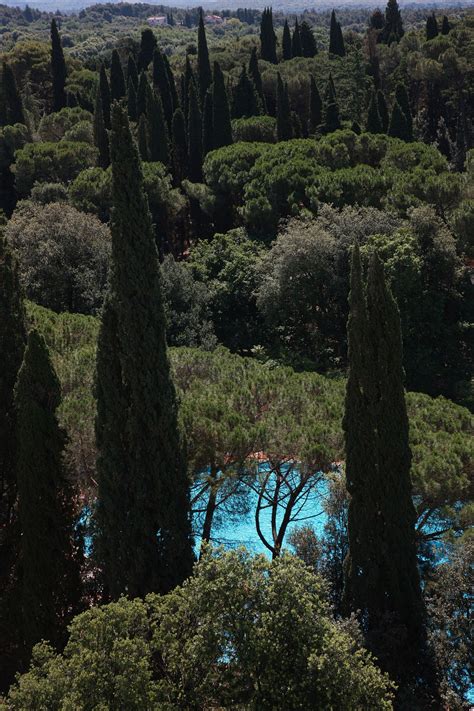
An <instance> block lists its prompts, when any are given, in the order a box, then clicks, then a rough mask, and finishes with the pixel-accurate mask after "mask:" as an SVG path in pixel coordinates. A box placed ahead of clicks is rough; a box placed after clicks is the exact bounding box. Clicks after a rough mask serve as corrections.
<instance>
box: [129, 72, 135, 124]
mask: <svg viewBox="0 0 474 711" xmlns="http://www.w3.org/2000/svg"><path fill="white" fill-rule="evenodd" d="M127 111H128V118H129V119H130V121H136V120H137V92H136V91H135V84H134V83H133V80H132V79H129V80H128V87H127Z"/></svg>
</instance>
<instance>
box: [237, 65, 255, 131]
mask: <svg viewBox="0 0 474 711" xmlns="http://www.w3.org/2000/svg"><path fill="white" fill-rule="evenodd" d="M260 113H261V111H260V101H259V97H258V94H257V90H256V88H255V85H254V83H253V81H252V79H251V78H249V76H248V75H247V70H246V68H245V65H244V66H243V67H242V72H241V74H240V77H239V81H238V82H237V84H236V86H235V87H234V91H233V97H232V116H233V118H236V119H239V118H249V117H250V116H257V115H258V114H260Z"/></svg>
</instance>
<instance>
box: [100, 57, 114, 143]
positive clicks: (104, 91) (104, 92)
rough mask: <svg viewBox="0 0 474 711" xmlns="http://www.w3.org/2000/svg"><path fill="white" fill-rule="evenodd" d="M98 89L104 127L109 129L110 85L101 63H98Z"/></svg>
mask: <svg viewBox="0 0 474 711" xmlns="http://www.w3.org/2000/svg"><path fill="white" fill-rule="evenodd" d="M99 89H100V98H101V101H102V113H103V115H104V123H105V128H106V129H108V130H109V131H110V105H111V98H110V86H109V80H108V79H107V73H106V71H105V67H104V65H103V64H101V65H100V73H99Z"/></svg>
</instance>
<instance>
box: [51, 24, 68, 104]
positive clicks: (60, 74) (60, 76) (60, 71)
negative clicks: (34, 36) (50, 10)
mask: <svg viewBox="0 0 474 711" xmlns="http://www.w3.org/2000/svg"><path fill="white" fill-rule="evenodd" d="M51 75H52V84H53V111H60V110H61V109H63V108H64V107H65V106H66V91H65V87H66V78H67V69H66V61H65V59H64V53H63V48H62V45H61V37H60V36H59V32H58V26H57V24H56V20H55V19H54V18H53V20H52V21H51Z"/></svg>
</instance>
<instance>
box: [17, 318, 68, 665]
mask: <svg viewBox="0 0 474 711" xmlns="http://www.w3.org/2000/svg"><path fill="white" fill-rule="evenodd" d="M60 402H61V388H60V385H59V380H58V378H57V375H56V373H55V371H54V368H53V365H52V363H51V360H50V357H49V353H48V349H47V347H46V343H45V342H44V339H43V338H42V336H40V335H39V334H38V333H37V332H36V331H34V330H33V331H31V332H30V334H29V336H28V341H27V345H26V349H25V354H24V358H23V363H22V365H21V368H20V371H19V373H18V380H17V383H16V386H15V412H16V432H17V481H18V517H19V524H20V528H21V546H20V570H21V609H22V623H23V624H22V635H23V640H24V644H25V647H26V649H25V651H26V654H28V652H29V651H30V650H31V648H32V646H33V644H36V642H39V641H40V640H41V639H47V640H50V641H51V642H52V643H53V644H55V643H56V644H58V643H59V642H60V641H61V640H62V639H63V637H64V635H65V632H66V629H65V626H66V624H67V622H68V618H70V617H71V613H73V612H74V611H76V612H77V603H78V597H79V595H78V593H79V592H80V578H79V569H78V563H79V559H78V552H77V551H76V549H75V544H74V538H75V530H74V529H75V521H74V515H73V510H72V492H71V490H70V485H69V483H68V477H67V472H66V469H65V465H64V448H65V445H66V441H67V438H66V434H65V432H64V431H63V430H62V429H61V427H60V426H59V423H58V420H57V417H56V410H57V408H58V406H59V404H60ZM74 603H75V604H74Z"/></svg>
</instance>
